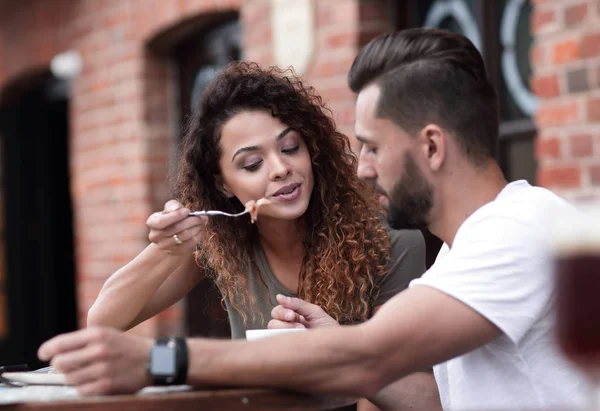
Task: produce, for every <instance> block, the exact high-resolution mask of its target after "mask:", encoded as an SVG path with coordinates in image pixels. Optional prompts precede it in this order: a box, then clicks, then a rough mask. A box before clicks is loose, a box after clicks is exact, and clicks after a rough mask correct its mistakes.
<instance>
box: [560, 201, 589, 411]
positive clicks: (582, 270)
mask: <svg viewBox="0 0 600 411" xmlns="http://www.w3.org/2000/svg"><path fill="white" fill-rule="evenodd" d="M577 209H578V211H579V212H576V213H573V214H572V215H565V216H556V222H555V227H554V228H555V230H554V239H553V241H554V243H555V249H554V253H555V254H554V264H555V280H556V292H557V307H558V311H557V315H558V317H557V333H558V340H559V344H560V346H561V349H562V350H563V352H564V353H565V355H566V356H567V357H568V358H569V360H570V361H572V362H573V363H574V364H575V366H577V367H578V368H579V369H580V370H581V371H582V372H583V373H584V374H585V375H586V376H587V377H588V378H589V380H590V382H591V384H592V387H593V390H594V392H593V393H592V395H593V398H591V401H590V403H591V404H593V408H592V409H594V410H600V207H599V206H598V205H595V206H590V205H580V206H578V207H577Z"/></svg>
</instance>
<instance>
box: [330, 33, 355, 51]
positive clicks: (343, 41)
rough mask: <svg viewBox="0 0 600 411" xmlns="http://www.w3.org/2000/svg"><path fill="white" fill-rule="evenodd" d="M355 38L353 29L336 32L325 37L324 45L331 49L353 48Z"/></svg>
mask: <svg viewBox="0 0 600 411" xmlns="http://www.w3.org/2000/svg"><path fill="white" fill-rule="evenodd" d="M357 37H358V36H357V33H356V30H354V29H350V30H337V31H335V32H333V33H331V34H330V35H328V36H327V37H326V39H325V44H326V45H327V47H330V48H332V49H337V48H342V47H354V46H356V43H357Z"/></svg>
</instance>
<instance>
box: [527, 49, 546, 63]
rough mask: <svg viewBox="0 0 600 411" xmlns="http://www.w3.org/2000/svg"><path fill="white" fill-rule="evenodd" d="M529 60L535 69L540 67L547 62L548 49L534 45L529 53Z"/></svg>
mask: <svg viewBox="0 0 600 411" xmlns="http://www.w3.org/2000/svg"><path fill="white" fill-rule="evenodd" d="M529 59H530V60H531V64H532V65H533V66H534V67H540V66H542V65H543V64H544V62H545V61H546V48H545V47H544V46H543V45H542V44H534V45H533V46H531V49H530V51H529Z"/></svg>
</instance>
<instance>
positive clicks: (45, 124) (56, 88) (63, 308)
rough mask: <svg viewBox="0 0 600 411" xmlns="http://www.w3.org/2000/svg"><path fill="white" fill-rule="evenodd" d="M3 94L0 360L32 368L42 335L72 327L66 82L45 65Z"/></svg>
mask: <svg viewBox="0 0 600 411" xmlns="http://www.w3.org/2000/svg"><path fill="white" fill-rule="evenodd" d="M15 89H17V90H16V91H15ZM7 95H8V96H9V98H6V97H5V98H4V99H3V101H2V102H0V138H1V141H2V156H1V161H2V163H1V164H2V182H1V183H2V184H1V185H2V195H3V203H4V212H3V215H2V216H1V217H0V218H3V220H4V261H2V262H0V263H2V264H4V272H5V276H4V279H5V280H4V292H5V296H6V307H5V318H6V321H7V326H6V330H5V333H4V336H3V337H2V339H0V364H15V363H25V364H28V365H29V366H30V367H32V368H35V367H39V366H40V365H42V364H41V363H40V361H39V360H38V359H37V355H36V353H37V349H38V347H39V345H40V344H41V343H42V342H44V341H45V340H47V339H48V338H50V337H52V336H54V335H56V334H59V333H64V332H68V331H73V330H75V329H76V328H77V308H76V297H75V264H74V250H73V225H72V205H71V195H70V178H69V138H68V136H69V126H68V125H69V121H68V112H69V102H68V85H67V83H66V82H64V81H62V80H59V79H57V78H55V77H53V76H52V75H51V74H50V73H47V72H46V73H43V74H41V75H37V76H35V78H33V79H31V78H30V79H28V80H27V81H25V82H24V84H19V87H13V88H12V90H11V92H10V93H6V92H5V93H4V96H7Z"/></svg>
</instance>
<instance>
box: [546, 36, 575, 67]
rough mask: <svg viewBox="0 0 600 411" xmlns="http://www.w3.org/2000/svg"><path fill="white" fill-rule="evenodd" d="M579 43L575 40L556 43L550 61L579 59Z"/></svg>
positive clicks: (561, 61) (559, 61)
mask: <svg viewBox="0 0 600 411" xmlns="http://www.w3.org/2000/svg"><path fill="white" fill-rule="evenodd" d="M579 57H580V50H579V43H578V42H577V41H576V40H565V41H562V42H560V43H557V44H556V45H555V46H554V49H553V52H552V61H553V62H554V63H557V64H561V63H567V62H569V61H574V60H577V59H579Z"/></svg>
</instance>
